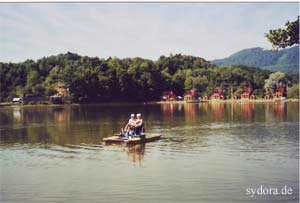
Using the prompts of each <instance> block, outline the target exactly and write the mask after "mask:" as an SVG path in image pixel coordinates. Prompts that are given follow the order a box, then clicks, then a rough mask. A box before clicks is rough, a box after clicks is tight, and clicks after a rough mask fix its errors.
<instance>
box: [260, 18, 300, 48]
mask: <svg viewBox="0 0 300 203" xmlns="http://www.w3.org/2000/svg"><path fill="white" fill-rule="evenodd" d="M265 36H266V38H267V39H268V40H269V41H270V42H271V43H272V46H273V48H274V49H275V50H278V49H279V48H285V47H288V46H293V45H294V44H299V16H298V18H297V20H295V21H292V22H290V21H288V22H287V23H286V24H285V28H279V29H276V30H270V31H269V33H267V34H266V35H265Z"/></svg>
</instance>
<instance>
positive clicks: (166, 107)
mask: <svg viewBox="0 0 300 203" xmlns="http://www.w3.org/2000/svg"><path fill="white" fill-rule="evenodd" d="M175 106H176V104H173V103H166V104H161V105H160V107H161V109H162V112H163V114H164V115H169V116H173V113H174V111H175Z"/></svg>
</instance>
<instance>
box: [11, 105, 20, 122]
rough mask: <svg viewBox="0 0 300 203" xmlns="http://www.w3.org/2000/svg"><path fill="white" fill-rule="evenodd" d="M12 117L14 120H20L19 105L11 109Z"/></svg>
mask: <svg viewBox="0 0 300 203" xmlns="http://www.w3.org/2000/svg"><path fill="white" fill-rule="evenodd" d="M13 117H14V119H15V120H16V121H21V120H22V114H21V109H20V108H19V107H17V108H14V109H13Z"/></svg>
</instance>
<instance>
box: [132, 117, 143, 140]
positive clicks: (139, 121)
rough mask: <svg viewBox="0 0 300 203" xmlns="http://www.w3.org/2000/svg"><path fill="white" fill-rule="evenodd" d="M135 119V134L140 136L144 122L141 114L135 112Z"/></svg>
mask: <svg viewBox="0 0 300 203" xmlns="http://www.w3.org/2000/svg"><path fill="white" fill-rule="evenodd" d="M136 117H137V118H136V120H135V126H134V127H135V134H136V135H137V136H141V134H142V132H143V128H144V123H143V119H142V114H140V113H138V114H136Z"/></svg>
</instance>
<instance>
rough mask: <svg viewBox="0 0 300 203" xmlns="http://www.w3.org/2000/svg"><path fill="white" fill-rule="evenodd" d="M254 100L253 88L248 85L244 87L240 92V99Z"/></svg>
mask: <svg viewBox="0 0 300 203" xmlns="http://www.w3.org/2000/svg"><path fill="white" fill-rule="evenodd" d="M249 99H250V100H254V99H255V95H254V94H253V90H252V88H250V87H247V88H244V90H243V92H242V94H241V100H249Z"/></svg>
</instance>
